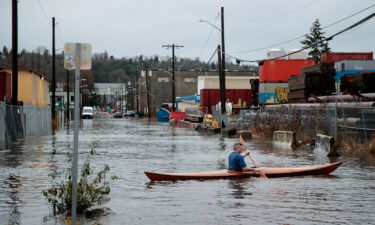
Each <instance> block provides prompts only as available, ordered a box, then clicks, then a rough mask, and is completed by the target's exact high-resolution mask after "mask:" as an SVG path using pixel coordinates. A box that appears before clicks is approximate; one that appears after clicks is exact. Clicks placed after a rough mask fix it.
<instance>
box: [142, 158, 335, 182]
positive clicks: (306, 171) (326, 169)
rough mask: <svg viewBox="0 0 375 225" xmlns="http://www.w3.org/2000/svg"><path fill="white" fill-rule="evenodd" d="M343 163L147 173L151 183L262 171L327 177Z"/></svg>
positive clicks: (252, 174)
mask: <svg viewBox="0 0 375 225" xmlns="http://www.w3.org/2000/svg"><path fill="white" fill-rule="evenodd" d="M341 164H342V162H335V163H331V164H327V165H319V166H309V167H301V168H272V167H260V168H256V169H255V171H248V172H233V171H228V170H221V171H214V172H200V173H152V172H145V174H146V176H147V177H148V178H149V179H150V180H151V181H175V180H208V179H240V178H248V177H259V176H260V173H259V171H262V172H263V173H264V175H266V176H267V177H268V178H273V177H293V176H307V175H325V174H330V173H332V172H333V171H335V170H336V169H337V168H338V167H339V166H340V165H341Z"/></svg>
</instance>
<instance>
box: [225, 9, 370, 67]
mask: <svg viewBox="0 0 375 225" xmlns="http://www.w3.org/2000/svg"><path fill="white" fill-rule="evenodd" d="M373 17H375V13H372V14H370V15H369V16H367V17H365V18H363V19H361V20H360V21H358V22H357V23H354V24H352V25H350V26H349V27H347V28H345V29H343V30H341V31H339V32H337V33H335V34H333V35H331V36H329V37H327V38H324V39H323V40H321V41H317V42H315V43H313V44H311V45H309V46H306V47H304V48H301V49H300V50H298V51H294V52H291V53H288V54H285V55H281V56H278V57H275V58H271V59H268V60H273V59H279V58H284V57H286V56H289V55H292V54H295V53H297V52H301V51H303V50H306V49H309V48H311V47H312V46H314V45H317V44H320V43H322V42H325V41H330V40H332V39H333V38H334V37H336V36H338V35H340V34H342V33H344V32H346V31H348V30H351V29H353V28H355V27H357V26H359V25H361V24H363V23H365V22H366V21H368V20H370V19H371V18H373ZM223 54H225V55H226V56H228V57H230V58H233V59H236V60H240V61H243V62H251V63H254V62H259V61H261V60H246V59H240V58H237V57H234V56H231V55H229V54H227V53H225V52H223Z"/></svg>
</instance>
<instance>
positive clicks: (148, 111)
mask: <svg viewBox="0 0 375 225" xmlns="http://www.w3.org/2000/svg"><path fill="white" fill-rule="evenodd" d="M146 94H147V117H148V121H150V120H151V107H150V104H151V102H150V87H149V83H148V68H147V66H146Z"/></svg>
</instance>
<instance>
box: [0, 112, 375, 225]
mask: <svg viewBox="0 0 375 225" xmlns="http://www.w3.org/2000/svg"><path fill="white" fill-rule="evenodd" d="M72 135H73V130H72V129H70V130H69V129H66V128H64V129H61V130H59V131H57V132H56V134H55V135H51V136H43V137H35V138H28V139H27V140H25V141H24V142H22V143H18V144H16V145H14V146H12V147H11V148H10V149H7V150H0V169H1V171H0V224H58V225H62V224H65V223H64V220H63V218H61V217H56V216H52V212H51V206H50V205H48V203H47V201H46V200H45V199H44V197H43V196H42V194H41V192H42V190H44V189H47V188H48V187H49V186H50V185H51V179H50V178H49V177H48V174H49V173H51V172H52V171H53V170H55V169H56V168H48V167H43V166H36V165H51V164H57V165H58V166H59V169H61V168H64V167H67V166H70V165H69V164H68V163H67V156H66V153H68V152H69V151H71V150H72V140H73V136H72ZM235 141H236V139H232V138H222V137H221V136H220V135H214V136H202V135H199V134H198V133H197V132H195V131H189V130H186V129H179V128H176V129H173V128H171V127H169V126H168V125H167V124H158V123H147V122H146V121H141V120H131V119H112V118H102V119H99V118H98V119H94V120H84V121H83V122H82V127H81V130H80V150H79V151H80V154H79V155H80V163H82V162H83V160H84V159H85V158H86V156H87V155H88V154H89V151H90V150H91V149H94V150H95V151H96V153H97V155H96V156H95V157H93V158H92V163H93V166H94V167H95V168H96V169H98V168H101V167H102V166H103V165H104V164H109V166H110V168H111V171H110V172H111V174H115V175H117V176H118V180H116V181H115V182H114V183H113V184H112V189H111V193H110V194H109V200H108V201H105V202H104V204H103V205H104V206H106V207H109V208H111V209H112V211H113V212H114V213H113V214H111V215H108V216H104V217H102V218H100V219H97V220H87V219H83V218H81V219H80V223H81V224H92V223H94V222H100V223H102V224H142V225H143V224H163V225H164V224H166V225H169V224H170V225H172V224H173V225H175V224H223V225H224V224H225V225H227V224H236V225H238V224H374V221H375V214H374V212H375V211H374V209H375V165H373V164H370V163H369V162H366V160H365V159H356V158H348V157H341V158H338V160H341V161H343V162H344V164H343V165H342V166H341V167H340V168H339V169H338V170H337V171H335V172H334V173H333V174H332V175H329V176H315V177H311V176H310V177H295V178H274V179H259V178H249V179H243V180H211V181H179V182H155V183H149V180H148V178H147V177H146V176H145V175H144V173H143V172H144V171H158V172H196V171H212V170H219V169H223V168H226V165H227V160H226V158H227V155H228V154H229V153H230V152H231V148H232V145H233V144H234V143H235ZM247 144H248V146H250V151H251V154H252V156H253V158H254V160H255V161H256V163H257V164H258V165H261V166H275V167H279V166H281V167H298V166H308V165H314V164H322V163H328V162H330V161H329V160H328V158H326V157H325V156H322V154H320V153H316V152H313V151H311V150H289V149H280V148H277V147H272V144H271V143H270V142H268V141H264V140H259V139H258V140H256V139H255V140H252V141H248V142H247ZM247 160H248V159H247Z"/></svg>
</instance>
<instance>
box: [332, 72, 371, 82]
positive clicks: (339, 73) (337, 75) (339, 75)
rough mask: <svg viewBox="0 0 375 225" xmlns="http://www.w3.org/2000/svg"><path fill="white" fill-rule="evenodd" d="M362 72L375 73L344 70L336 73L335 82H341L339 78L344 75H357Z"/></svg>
mask: <svg viewBox="0 0 375 225" xmlns="http://www.w3.org/2000/svg"><path fill="white" fill-rule="evenodd" d="M362 72H375V70H345V71H341V72H336V75H335V80H336V82H341V78H342V77H343V76H345V75H349V74H357V73H362Z"/></svg>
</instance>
